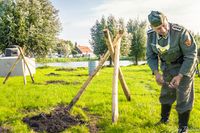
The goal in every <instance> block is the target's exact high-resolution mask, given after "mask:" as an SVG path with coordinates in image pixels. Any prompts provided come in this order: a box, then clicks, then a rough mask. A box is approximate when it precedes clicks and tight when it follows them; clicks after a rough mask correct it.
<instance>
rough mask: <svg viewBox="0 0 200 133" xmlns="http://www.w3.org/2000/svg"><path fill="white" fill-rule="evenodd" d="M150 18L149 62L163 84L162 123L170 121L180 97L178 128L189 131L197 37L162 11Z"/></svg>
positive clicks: (154, 12) (152, 14)
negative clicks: (173, 107) (172, 109)
mask: <svg viewBox="0 0 200 133" xmlns="http://www.w3.org/2000/svg"><path fill="white" fill-rule="evenodd" d="M148 20H149V22H150V25H151V28H152V29H150V30H149V31H148V33H147V36H148V38H147V51H146V57H147V63H148V65H149V67H150V68H151V70H152V72H153V74H154V75H155V79H156V82H157V83H158V84H159V85H161V86H162V88H161V94H160V98H159V100H160V103H161V120H160V122H159V123H168V121H169V115H170V110H171V106H172V104H173V103H174V102H175V101H176V102H177V104H176V110H177V112H178V119H179V121H178V124H179V129H178V132H179V133H187V131H188V121H189V116H190V111H191V110H192V107H193V101H194V88H193V80H194V74H195V68H196V63H197V46H196V43H195V40H194V38H193V36H192V35H191V33H190V32H189V31H188V30H187V29H185V28H184V27H182V26H180V25H178V24H172V23H169V22H168V20H167V18H166V16H165V15H164V14H163V13H161V12H159V11H152V12H151V13H150V14H149V15H148ZM159 64H160V67H159ZM159 68H160V70H161V71H162V73H161V72H160V71H159Z"/></svg>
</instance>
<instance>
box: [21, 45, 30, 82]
mask: <svg viewBox="0 0 200 133" xmlns="http://www.w3.org/2000/svg"><path fill="white" fill-rule="evenodd" d="M18 49H19V52H20V54H21V56H22V59H23V61H24V64H25V65H26V67H27V69H28V71H29V74H30V77H31V80H32V83H34V79H33V75H32V74H31V70H30V68H29V66H28V64H27V62H26V59H25V56H24V54H23V52H22V49H21V48H20V47H18Z"/></svg>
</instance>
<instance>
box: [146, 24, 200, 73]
mask: <svg viewBox="0 0 200 133" xmlns="http://www.w3.org/2000/svg"><path fill="white" fill-rule="evenodd" d="M169 27H170V28H169V29H170V30H169V33H168V36H167V38H162V37H159V35H158V34H157V33H156V32H155V31H153V30H152V29H151V30H149V31H148V32H147V37H148V38H147V51H146V57H147V63H148V65H149V66H150V68H151V70H152V71H154V70H159V62H161V70H162V71H164V70H165V69H170V67H172V66H173V65H177V64H180V69H179V72H178V73H181V74H182V75H185V76H191V75H192V74H193V73H194V71H195V68H196V63H197V46H196V42H195V40H194V38H193V36H192V35H191V33H190V32H189V31H188V30H187V29H185V28H184V27H182V26H180V25H178V24H172V23H169ZM166 44H169V49H168V50H167V51H166V52H165V53H161V52H160V51H159V49H158V48H157V47H156V45H160V46H165V45H166Z"/></svg>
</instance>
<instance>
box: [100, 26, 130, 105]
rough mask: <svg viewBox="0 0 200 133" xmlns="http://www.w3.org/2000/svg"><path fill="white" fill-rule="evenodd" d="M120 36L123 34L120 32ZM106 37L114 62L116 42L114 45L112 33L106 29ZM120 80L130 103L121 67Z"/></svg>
mask: <svg viewBox="0 0 200 133" xmlns="http://www.w3.org/2000/svg"><path fill="white" fill-rule="evenodd" d="M120 34H123V32H120ZM104 35H105V37H106V44H107V46H108V49H109V51H110V54H111V58H112V60H113V61H114V47H113V44H115V43H116V42H115V41H113V43H112V40H111V37H110V33H109V30H108V29H105V30H104ZM119 80H120V83H121V86H122V89H123V91H124V94H125V96H126V99H127V100H128V101H131V94H130V91H129V89H128V86H127V84H126V81H125V79H124V76H123V73H122V71H121V69H120V67H119Z"/></svg>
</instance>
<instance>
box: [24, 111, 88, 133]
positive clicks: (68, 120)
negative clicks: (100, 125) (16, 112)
mask: <svg viewBox="0 0 200 133" xmlns="http://www.w3.org/2000/svg"><path fill="white" fill-rule="evenodd" d="M23 122H24V123H26V124H28V125H29V126H30V128H32V129H33V130H34V131H36V132H47V133H58V132H62V131H64V130H65V129H67V128H69V127H71V126H73V125H78V124H84V123H85V122H84V121H83V120H81V119H80V118H79V117H74V116H71V115H70V114H69V112H68V111H67V110H66V108H64V107H59V108H57V109H55V110H54V111H53V112H52V113H50V114H44V113H41V114H39V115H37V116H33V117H30V118H29V117H25V118H23Z"/></svg>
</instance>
